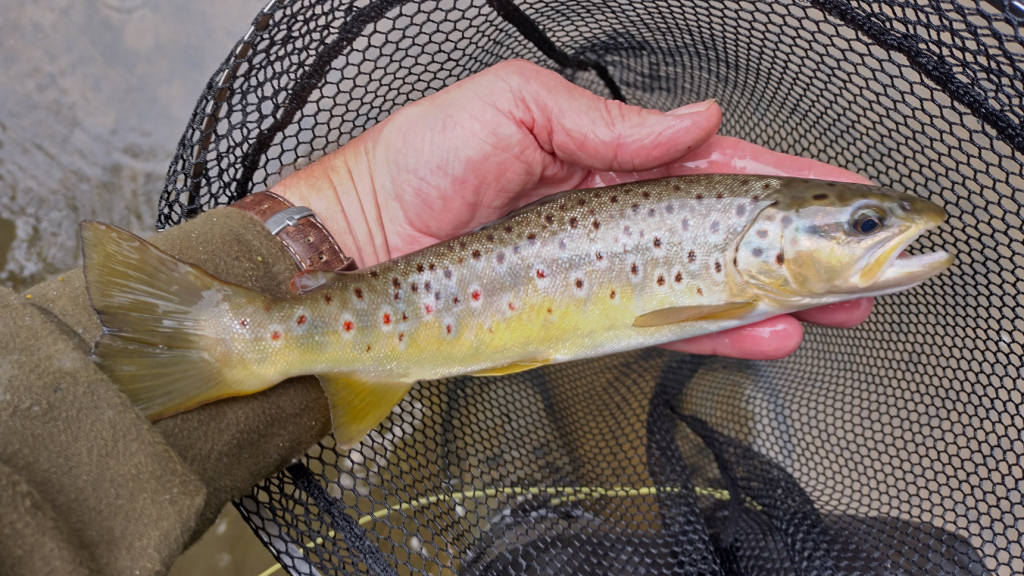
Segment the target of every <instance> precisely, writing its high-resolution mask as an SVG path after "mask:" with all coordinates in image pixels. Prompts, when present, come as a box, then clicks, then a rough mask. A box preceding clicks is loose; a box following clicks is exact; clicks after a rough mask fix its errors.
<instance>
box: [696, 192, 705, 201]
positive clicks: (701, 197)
mask: <svg viewBox="0 0 1024 576" xmlns="http://www.w3.org/2000/svg"><path fill="white" fill-rule="evenodd" d="M694 198H695V199H697V200H703V199H704V194H702V193H700V192H698V193H697V195H696V196H694Z"/></svg>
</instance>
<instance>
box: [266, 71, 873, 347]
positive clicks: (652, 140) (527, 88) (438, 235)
mask: <svg viewBox="0 0 1024 576" xmlns="http://www.w3.org/2000/svg"><path fill="white" fill-rule="evenodd" d="M720 123H721V110H720V109H719V107H718V105H717V104H715V103H714V102H711V101H708V102H702V103H697V104H692V105H689V106H685V107H683V108H680V109H676V110H674V111H670V112H665V113H663V112H660V111H657V110H650V109H644V108H639V107H635V106H627V105H624V104H622V103H619V102H615V101H609V100H605V99H603V98H600V97H598V96H596V95H594V94H593V93H591V92H588V91H587V90H585V89H583V88H581V87H578V86H576V85H574V84H572V83H570V82H568V81H567V80H565V79H564V78H562V77H561V76H559V75H558V74H556V73H555V72H552V71H550V70H547V69H544V68H541V67H539V66H536V65H534V64H530V63H527V62H522V61H508V62H503V63H501V64H498V65H496V66H493V67H491V68H488V69H487V70H484V71H482V72H480V73H478V74H475V75H473V76H471V77H469V78H466V79H464V80H462V81H460V82H458V83H456V84H454V85H452V86H450V87H448V88H445V89H444V90H441V91H440V92H437V93H436V94H433V95H431V96H428V97H426V98H423V99H421V100H419V101H417V102H414V103H413V104H410V105H408V106H405V107H403V108H402V109H400V110H398V111H396V112H395V113H394V114H392V115H391V116H389V117H388V118H387V119H385V120H384V121H383V122H381V123H380V124H377V125H375V126H374V127H372V128H370V129H369V130H367V131H366V132H365V133H363V134H361V135H359V136H358V137H356V138H354V139H353V140H352V141H350V142H349V143H347V144H346V145H345V146H343V147H342V148H341V149H339V150H337V151H335V152H334V153H332V154H329V155H328V156H326V157H324V158H322V159H320V160H319V161H317V162H316V163H314V164H312V165H311V166H308V167H306V168H304V169H302V170H299V171H298V172H295V173H294V174H291V175H289V176H288V177H286V178H285V179H283V180H282V181H281V182H279V183H278V184H277V185H276V186H275V187H274V191H275V192H277V193H278V194H281V195H282V196H284V197H286V198H288V199H289V200H290V201H292V202H293V203H295V204H301V205H305V206H308V207H310V208H312V209H313V210H314V211H315V212H316V213H317V215H318V216H319V217H320V219H321V220H322V221H323V222H324V224H325V226H327V228H328V229H329V230H330V232H331V233H332V234H333V235H334V237H335V239H336V240H337V241H338V242H339V244H340V245H341V247H342V249H343V250H344V251H345V253H346V254H348V255H350V256H353V257H354V258H355V259H356V262H357V263H358V264H359V266H360V267H366V266H370V265H373V264H375V263H377V262H380V261H383V260H387V259H389V258H393V257H396V256H401V255H402V254H407V253H409V252H413V251H415V250H418V249H420V248H423V247H425V246H428V245H430V244H434V243H437V242H440V241H443V240H446V239H448V238H451V237H453V236H457V235H459V234H462V233H464V232H467V231H469V230H472V229H474V228H476V227H478V226H480V225H481V224H485V223H487V222H491V221H493V220H496V219H498V218H500V217H501V216H504V215H505V214H507V213H508V212H510V211H512V210H514V209H515V208H518V207H519V206H522V205H524V204H527V203H529V202H532V201H534V200H536V199H538V198H541V197H543V196H547V195H549V194H552V193H554V192H559V191H562V190H569V189H575V188H590V187H595V186H602V185H608V184H617V183H620V182H627V181H632V180H640V179H648V178H657V177H662V176H675V175H683V174H697V173H711V172H735V173H751V174H778V175H789V176H803V177H813V178H821V179H829V180H845V181H851V182H867V180H865V179H864V178H862V177H860V176H858V175H856V174H854V173H852V172H848V171H845V170H842V169H840V168H836V167H834V166H829V165H827V164H822V163H820V162H816V161H812V160H808V159H805V158H798V157H794V156H788V155H785V154H779V153H776V152H772V151H770V150H766V149H764V148H760V147H758V146H755V145H753V144H750V143H747V142H744V141H741V140H736V139H732V138H724V137H719V136H715V132H716V131H717V130H718V128H719V125H720ZM871 307H872V300H871V299H869V298H864V299H859V300H854V301H851V302H845V303H841V304H834V305H831V306H826V307H821V308H816V309H812V310H807V311H804V312H800V313H797V314H794V315H782V316H777V317H775V318H770V319H768V320H764V321H762V322H758V323H756V324H752V325H749V326H744V327H740V328H735V329H732V330H726V331H723V332H718V333H715V334H709V335H705V336H699V337H697V338H691V339H688V340H682V341H679V342H674V343H671V344H668V345H666V347H667V348H671V349H674V350H680V351H683V352H689V353H693V354H717V355H722V356H732V357H740V358H752V359H768V358H779V357H782V356H785V355H787V354H789V353H791V352H793V351H794V350H795V349H796V348H797V346H798V345H799V344H800V341H801V339H802V336H803V328H802V327H801V324H800V322H799V321H798V319H800V320H805V321H808V322H813V323H817V324H823V325H828V326H837V327H849V326H854V325H856V324H858V323H860V322H862V321H863V320H864V319H865V318H867V316H868V314H869V313H870V311H871Z"/></svg>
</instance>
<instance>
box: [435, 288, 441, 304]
mask: <svg viewBox="0 0 1024 576" xmlns="http://www.w3.org/2000/svg"><path fill="white" fill-rule="evenodd" d="M434 300H436V301H438V302H440V301H441V291H440V290H438V291H437V292H434Z"/></svg>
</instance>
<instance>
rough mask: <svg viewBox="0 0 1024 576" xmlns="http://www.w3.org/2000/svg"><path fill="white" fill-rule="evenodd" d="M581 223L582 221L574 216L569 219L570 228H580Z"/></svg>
mask: <svg viewBox="0 0 1024 576" xmlns="http://www.w3.org/2000/svg"><path fill="white" fill-rule="evenodd" d="M579 223H580V221H579V220H577V219H576V217H575V216H573V217H572V218H569V227H570V228H575V227H577V226H579Z"/></svg>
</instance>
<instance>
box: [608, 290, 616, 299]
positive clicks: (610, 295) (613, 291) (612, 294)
mask: <svg viewBox="0 0 1024 576" xmlns="http://www.w3.org/2000/svg"><path fill="white" fill-rule="evenodd" d="M608 297H609V298H611V299H612V300H615V290H612V293H611V294H609V295H608Z"/></svg>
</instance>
